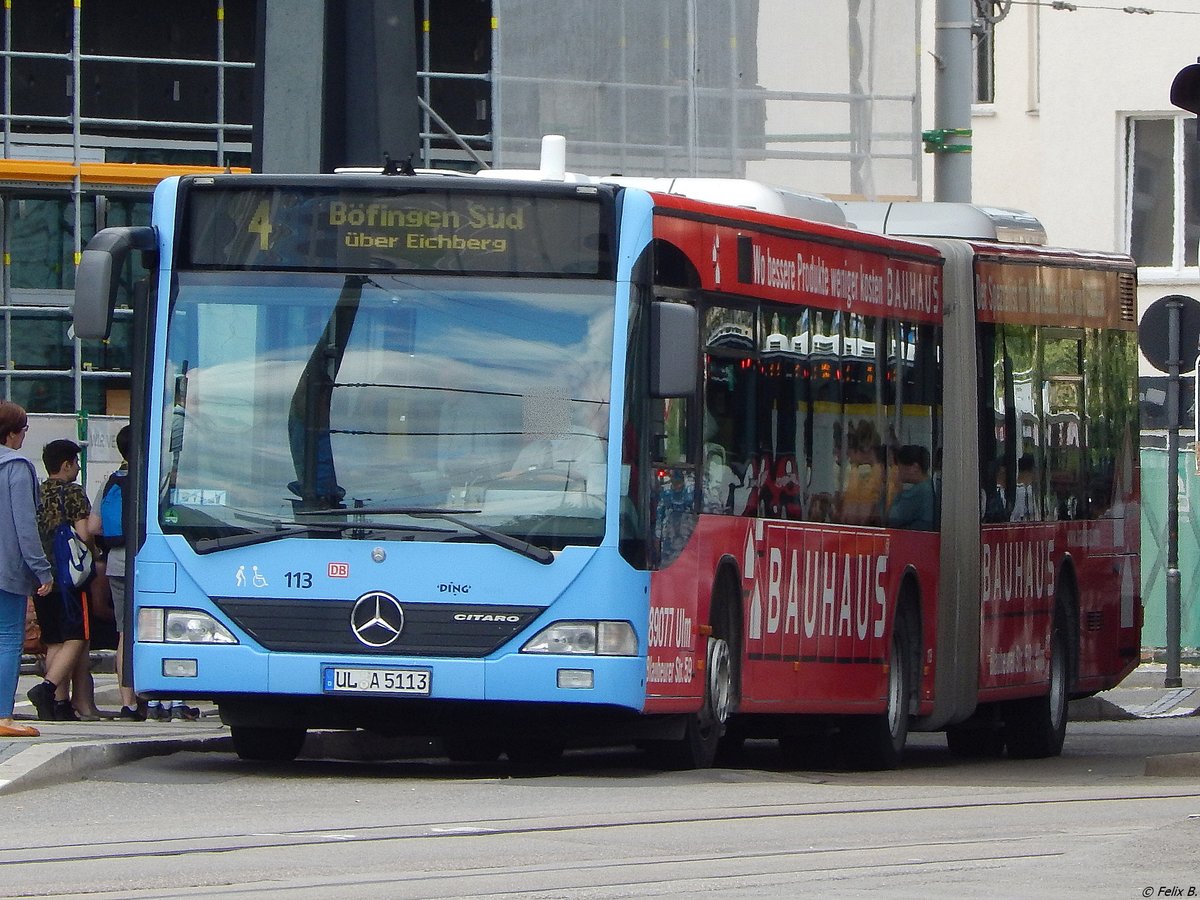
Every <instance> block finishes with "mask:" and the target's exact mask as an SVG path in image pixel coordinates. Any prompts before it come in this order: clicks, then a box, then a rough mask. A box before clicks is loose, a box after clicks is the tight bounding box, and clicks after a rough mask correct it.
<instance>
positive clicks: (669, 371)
mask: <svg viewBox="0 0 1200 900" xmlns="http://www.w3.org/2000/svg"><path fill="white" fill-rule="evenodd" d="M698 323H699V318H698V316H697V314H696V308H695V307H694V306H689V305H688V304H686V303H666V302H664V301H662V300H655V301H654V302H653V303H651V304H650V396H651V397H654V398H656V399H661V398H664V397H687V396H690V395H692V394H693V393H695V390H696V378H697V375H698V374H699V370H698V366H697V360H698V359H699V353H698V352H697V349H696V346H697V345H696V342H697V340H698V338H699V334H700V331H699V324H698Z"/></svg>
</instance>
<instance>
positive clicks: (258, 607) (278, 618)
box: [214, 598, 542, 657]
mask: <svg viewBox="0 0 1200 900" xmlns="http://www.w3.org/2000/svg"><path fill="white" fill-rule="evenodd" d="M214 602H215V603H216V604H217V607H218V608H219V609H220V610H221V612H223V613H225V615H227V616H229V618H230V619H232V620H233V621H234V622H235V623H237V625H238V627H240V628H242V629H243V630H244V631H245V632H246V633H248V634H249V635H250V636H251V637H253V638H254V640H256V641H258V643H260V644H262V646H264V647H266V648H267V649H268V650H285V651H291V652H295V653H362V654H370V655H374V656H459V657H463V656H467V657H479V656H487V655H488V654H489V653H491V652H492V651H493V650H495V649H496V648H497V647H499V646H500V645H501V644H503V643H504V642H505V641H507V640H509V639H510V638H512V636H513V635H514V634H517V633H518V632H519V631H520V630H521V629H523V628H524V627H525V626H526V625H528V624H529V623H530V622H531V621H533V619H534V618H535V617H536V616H537V615H538V614H539V613H541V611H542V608H541V607H536V606H480V605H477V604H476V605H465V604H458V603H405V604H403V608H404V629H403V630H402V632H401V634H400V637H399V638H397V639H396V640H395V641H393V642H392V643H391V644H389V645H388V646H386V647H378V648H376V647H368V646H366V645H365V644H363V643H361V642H360V641H359V640H358V638H356V637H355V636H354V632H353V631H352V630H351V629H350V612H351V610H353V609H354V601H352V600H349V601H347V600H291V599H288V600H278V599H264V600H244V599H230V598H225V599H219V598H214ZM479 617H491V618H493V619H494V618H495V617H502V618H503V619H504V620H505V621H494V620H492V621H488V620H483V621H481V620H480V618H479ZM514 618H515V620H516V621H512V620H513V619H514Z"/></svg>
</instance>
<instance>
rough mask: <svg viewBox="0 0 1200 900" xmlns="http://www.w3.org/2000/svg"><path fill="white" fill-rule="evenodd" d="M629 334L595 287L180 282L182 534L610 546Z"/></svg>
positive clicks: (170, 473) (166, 444) (174, 418)
mask: <svg viewBox="0 0 1200 900" xmlns="http://www.w3.org/2000/svg"><path fill="white" fill-rule="evenodd" d="M612 328H613V291H612V283H611V282H605V281H602V280H596V279H579V280H571V279H553V280H548V279H520V278H512V279H504V280H502V281H501V280H497V279H495V278H475V277H464V276H461V275H459V276H450V277H446V276H429V275H394V274H380V273H371V274H369V275H367V274H361V275H360V274H332V273H307V274H293V273H263V272H230V273H225V272H204V273H197V272H182V273H179V275H178V290H177V294H176V296H175V298H174V302H173V304H172V307H171V315H170V321H169V325H168V339H167V382H166V384H167V390H166V395H165V397H164V404H165V408H164V415H163V422H164V427H163V443H162V446H163V471H164V475H165V477H164V479H163V483H162V497H161V500H162V502H161V505H160V510H161V512H160V516H161V525H162V527H163V530H164V531H165V532H167V533H177V534H182V535H185V536H186V537H187V538H188V539H189V541H191V542H192V544H193V546H194V547H196V548H197V549H200V550H202V551H203V550H204V549H205V548H208V549H213V548H214V547H215V548H216V549H219V548H220V547H221V546H226V545H228V546H237V545H239V544H242V543H244V541H241V540H226V539H230V538H238V537H239V536H246V537H248V538H249V539H251V540H254V539H255V538H254V536H255V535H256V534H261V535H264V539H270V538H271V536H272V535H278V536H281V537H290V536H301V537H338V536H341V537H348V538H362V539H370V540H389V539H390V540H418V541H419V540H470V541H486V540H488V532H489V531H490V532H493V536H494V533H495V532H499V533H501V534H503V535H509V536H514V537H518V538H521V539H528V540H530V541H531V542H534V543H537V544H538V545H539V546H542V547H548V548H550V549H559V548H561V547H563V546H566V545H567V544H592V545H594V544H597V543H599V541H600V539H601V536H602V532H603V521H604V510H605V503H604V485H605V480H606V470H607V469H606V460H607V456H608V440H607V428H608V417H609V416H608V412H609V382H610V378H611V368H612V344H613V334H612ZM350 511H354V512H350ZM437 512H442V513H444V514H446V515H447V516H449V518H445V517H432V516H431V515H430V513H437ZM472 526H474V527H472Z"/></svg>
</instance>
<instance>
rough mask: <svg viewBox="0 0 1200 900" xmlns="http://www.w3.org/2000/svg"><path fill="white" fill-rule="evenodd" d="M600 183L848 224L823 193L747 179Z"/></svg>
mask: <svg viewBox="0 0 1200 900" xmlns="http://www.w3.org/2000/svg"><path fill="white" fill-rule="evenodd" d="M600 181H603V182H606V183H608V184H619V185H622V186H623V187H635V188H642V189H643V190H647V191H654V192H656V193H659V194H675V195H677V196H679V197H689V198H691V199H692V200H703V201H704V202H706V203H720V204H721V205H723V206H736V207H740V208H742V209H757V210H759V211H760V212H766V213H774V214H775V215H778V216H791V217H792V218H794V219H807V220H808V221H810V222H824V223H825V224H827V225H840V226H843V227H844V226H845V225H846V216H845V214H844V213H843V212H842V210H841V207H840V206H838V204H837V202H836V201H834V200H831V199H829V198H828V197H825V196H822V195H821V194H806V193H802V192H801V191H792V190H788V189H787V188H778V187H774V186H772V185H769V184H763V183H762V182H760V181H751V180H749V179H747V178H644V177H635V176H625V175H608V176H606V177H604V178H601V179H600Z"/></svg>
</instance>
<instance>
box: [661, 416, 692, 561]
mask: <svg viewBox="0 0 1200 900" xmlns="http://www.w3.org/2000/svg"><path fill="white" fill-rule="evenodd" d="M655 408H656V412H655V413H653V415H654V417H655V419H657V422H655V425H657V427H658V430H659V434H660V435H661V440H660V442H659V446H660V447H661V448H662V459H661V460H659V461H658V464H657V466H656V468H655V476H654V477H655V482H654V484H655V494H656V496H655V505H654V544H655V562H656V564H657V566H658V567H660V568H661V567H665V566H669V565H670V564H671V563H672V562H674V561H675V559H676V558H677V557H678V556H679V554H680V553H681V552H683V548H684V547H685V546H687V542H688V540H689V539H690V538H691V536H692V531H694V530H695V527H696V468H695V465H694V464H693V461H692V459H691V456H690V453H689V448H690V447H691V442H690V441H689V440H688V402H687V400H686V399H684V398H672V399H667V400H662V401H659V402H658V403H656V404H655Z"/></svg>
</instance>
